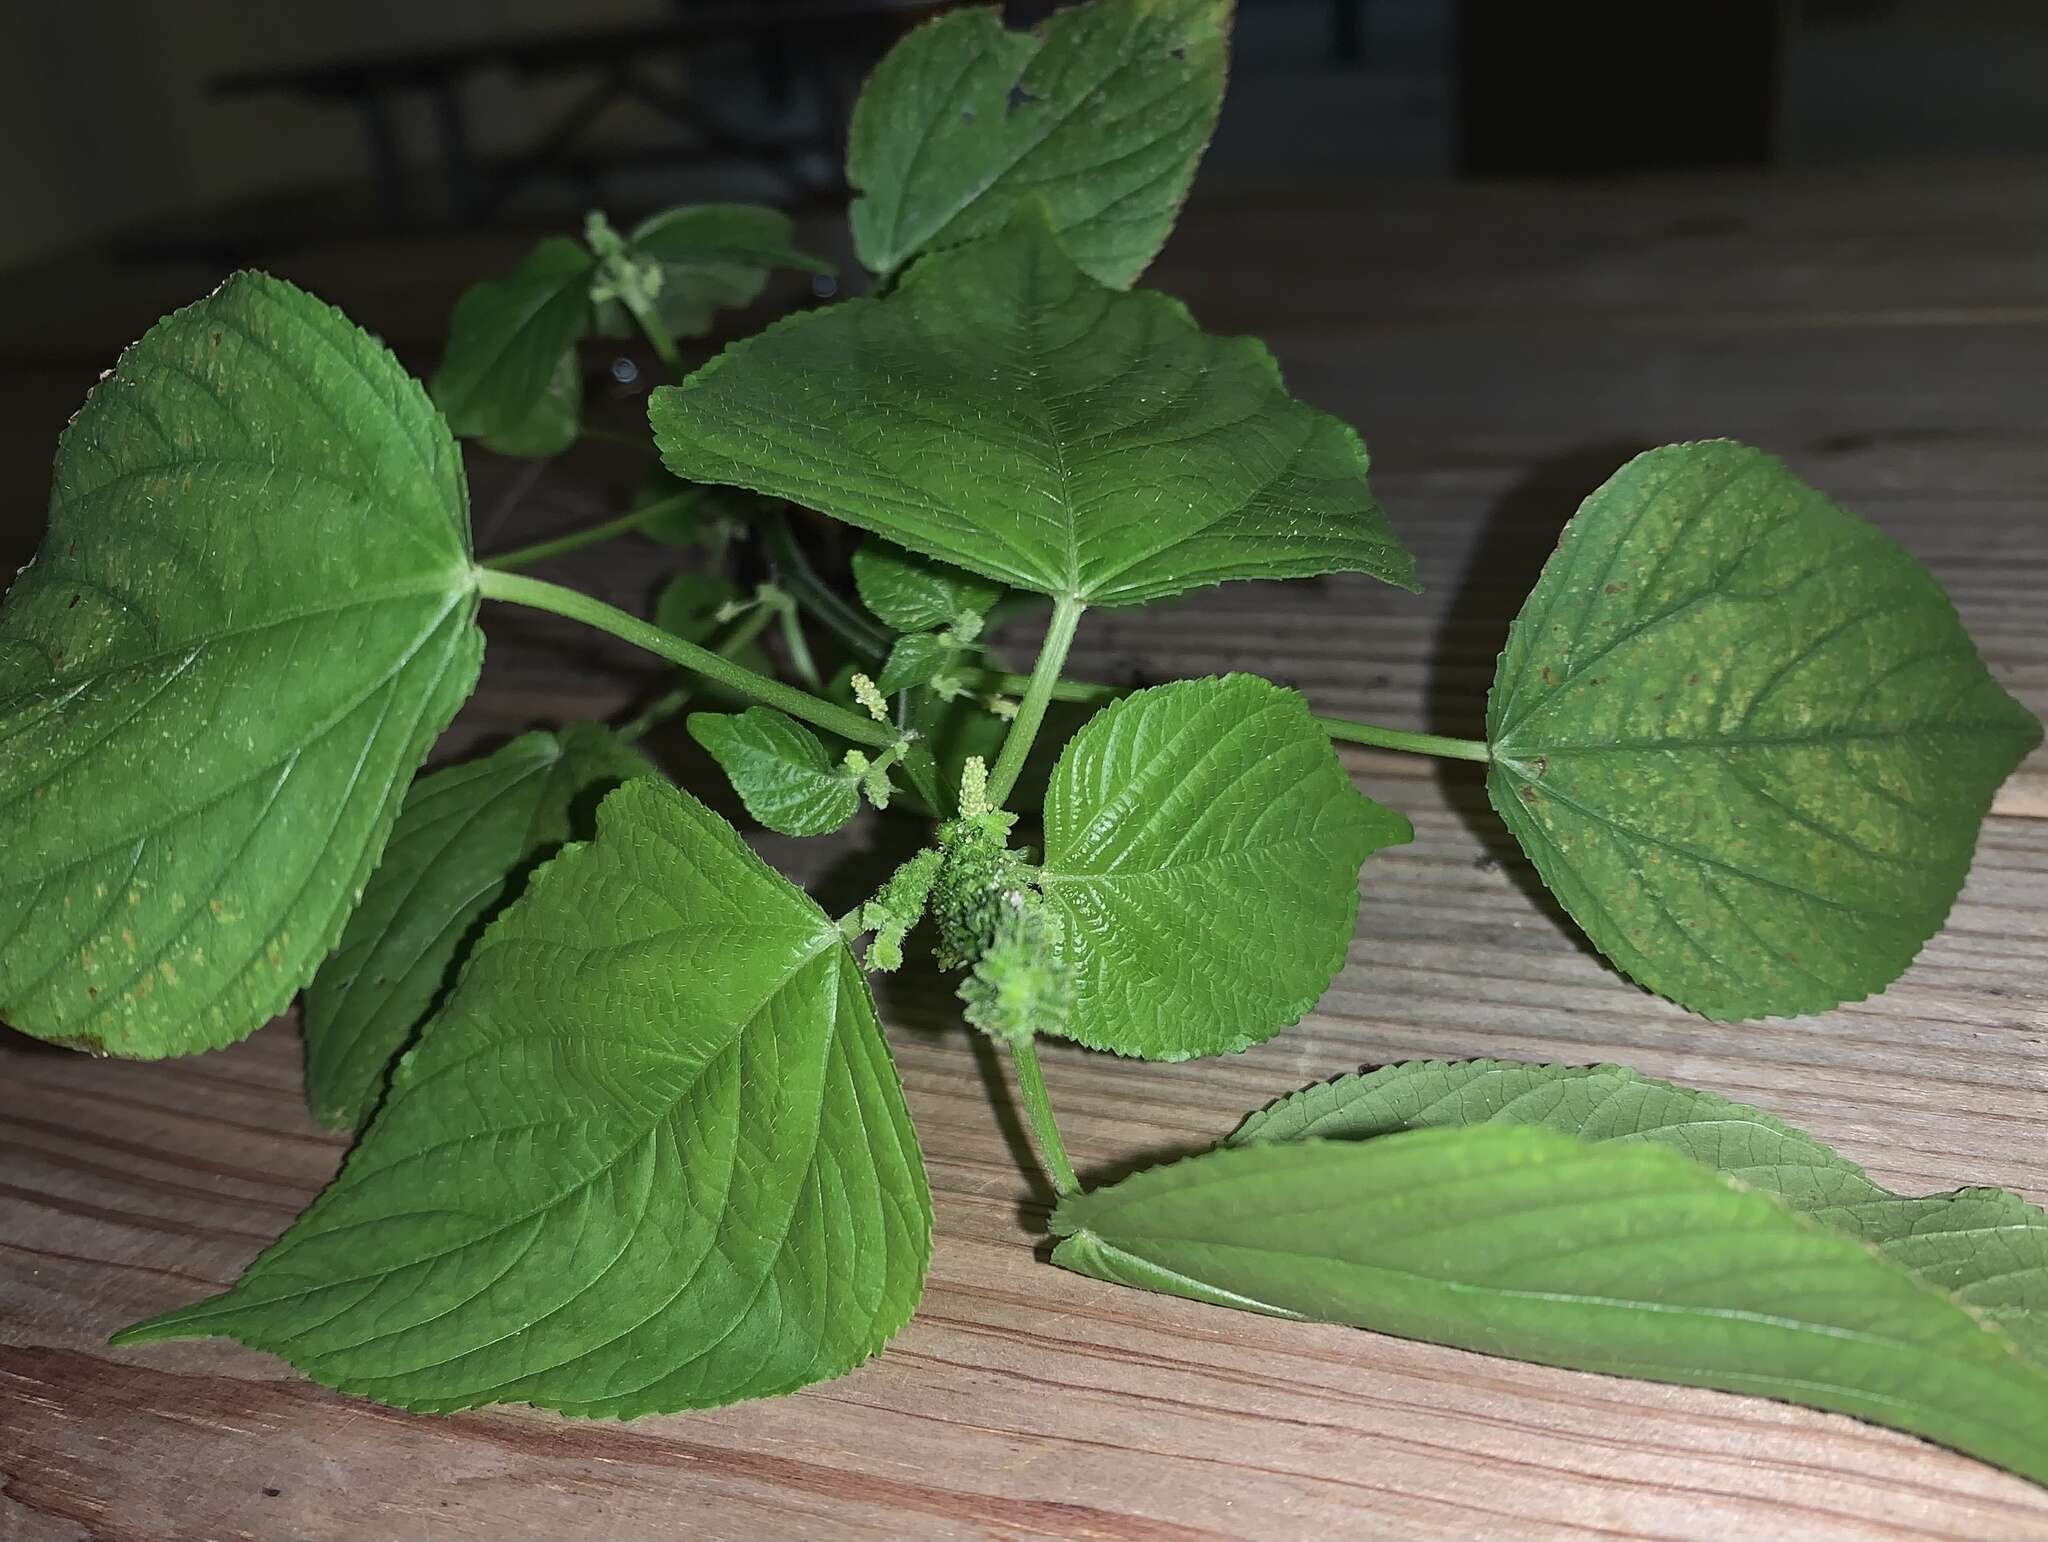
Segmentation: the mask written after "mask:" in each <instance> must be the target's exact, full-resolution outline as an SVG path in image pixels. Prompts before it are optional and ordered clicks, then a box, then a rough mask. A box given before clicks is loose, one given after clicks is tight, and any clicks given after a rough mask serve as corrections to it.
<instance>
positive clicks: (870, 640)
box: [761, 514, 889, 660]
mask: <svg viewBox="0 0 2048 1542" xmlns="http://www.w3.org/2000/svg"><path fill="white" fill-rule="evenodd" d="M761 533H762V535H763V536H764V538H765V539H766V541H767V544H768V557H769V560H770V561H772V562H773V563H774V564H775V581H776V582H777V583H779V584H781V585H782V587H783V588H785V589H787V590H788V591H789V593H790V597H791V598H792V599H794V600H795V601H796V602H797V604H799V605H801V606H803V608H804V609H805V610H807V611H809V612H810V613H811V615H812V617H813V618H814V619H815V620H816V621H817V622H818V624H819V625H821V626H823V627H824V628H825V630H826V631H828V632H830V633H831V634H832V635H833V636H835V637H837V638H838V639H839V640H840V641H841V642H843V643H845V644H846V646H847V647H849V648H851V649H852V650H853V651H854V652H855V653H857V654H859V655H860V656H861V657H862V658H863V659H864V660H878V659H881V658H882V657H884V656H885V655H886V654H887V653H888V651H889V638H888V636H887V634H886V633H884V632H883V631H882V630H881V629H880V628H879V627H877V626H875V625H874V624H873V623H872V622H870V621H869V620H868V619H867V618H866V617H865V616H863V615H862V614H861V613H860V612H859V611H858V610H856V609H854V607H853V606H851V605H849V604H848V603H847V602H846V601H845V600H844V599H842V598H841V597H840V595H839V592H838V591H837V590H835V589H833V588H832V587H831V586H830V585H828V584H827V583H826V582H825V581H824V580H823V579H822V578H820V577H818V572H817V569H815V568H813V567H812V566H811V563H810V559H809V558H808V557H806V556H805V555H804V550H803V547H801V546H799V545H798V544H797V539H796V536H795V534H794V533H793V532H792V531H791V530H790V528H789V520H788V519H787V518H785V517H784V516H783V515H780V514H771V515H769V516H768V518H766V519H764V520H762V521H761Z"/></svg>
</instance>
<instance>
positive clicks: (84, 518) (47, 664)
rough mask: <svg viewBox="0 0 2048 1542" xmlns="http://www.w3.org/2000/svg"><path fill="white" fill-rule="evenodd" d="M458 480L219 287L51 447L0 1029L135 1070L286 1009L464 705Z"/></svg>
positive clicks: (360, 354) (25, 637)
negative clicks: (430, 750)
mask: <svg viewBox="0 0 2048 1542" xmlns="http://www.w3.org/2000/svg"><path fill="white" fill-rule="evenodd" d="M475 614H476V587H475V576H474V569H473V567H472V564H471V557H470V549H469V511H468V499H467V494H466V492H465V490H464V486H463V479H462V461H461V457H460V455H459V454H458V452H457V450H456V448H455V444H454V442H453V441H452V440H451V439H450V438H449V437H448V431H447V427H446V425H445V424H444V423H443V422H442V421H441V417H440V414H438V413H437V412H435V411H434V409H433V407H432V406H431V405H429V403H428V401H427V398H426V393H425V392H423V391H422V390H420V388H419V386H418V384H417V383H416V382H414V381H413V380H412V379H411V378H410V377H409V376H407V375H406V374H405V372H404V371H403V370H401V369H400V368H399V366H398V363H397V361H396V360H394V359H393V358H392V357H391V355H390V354H389V353H387V352H386V351H385V350H384V349H383V348H382V347H381V346H379V345H378V344H377V343H375V342H373V341H371V339H369V338H368V337H366V336H364V335H363V333H361V332H360V331H358V330H357V329H356V328H355V327H353V326H351V325H350V324H349V322H348V320H347V319H346V318H345V317H343V316H342V315H341V314H340V312H338V311H335V310H333V309H331V308H330V307H328V306H326V305H323V304H321V303H320V302H319V301H318V300H315V299H314V298H313V297H312V296H310V295H308V294H306V293H304V292H303V291H301V290H298V289H295V288H293V287H292V286H291V285H289V284H285V283H280V282H279V281H278V280H276V279H273V278H267V277H265V276H263V275H262V274H256V273H242V274H237V275H236V276H235V277H233V278H231V279H229V280H228V281H227V282H226V283H225V284H223V285H222V286H221V287H220V288H219V289H218V290H216V291H215V292H214V293H213V294H212V295H210V296H209V297H208V298H206V299H204V300H201V301H200V302H199V303H198V304H196V305H192V306H188V307H187V308H186V309H184V310H182V311H179V312H177V313H176V314H175V315H172V316H169V317H166V318H165V319H164V320H163V321H160V322H158V323H157V325H156V326H154V327H153V328H151V329H150V331H149V333H148V335H147V336H145V337H144V338H143V339H142V341H141V342H139V343H137V344H135V346H134V347H132V348H130V349H129V350H128V351H127V352H126V353H125V354H123V355H122V357H121V362H120V364H119V365H118V366H117V367H116V368H115V370H114V372H113V374H112V375H111V376H109V377H108V378H107V379H106V380H104V381H102V382H101V383H100V385H99V386H98V388H97V389H95V390H94V392H93V393H92V396H91V397H90V398H89V399H88V400H87V401H86V404H85V406H84V407H83V408H82V409H80V411H79V413H78V416H77V417H76V418H75V419H74V420H73V421H72V424H71V426H70V428H69V429H67V430H66V431H65V434H64V438H63V441H62V443H61V444H60V446H59V447H58V451H57V464H56V473H55V484H54V486H53V488H52V490H51V495H50V527H49V534H48V535H47V537H46V538H45V539H44V542H43V546H42V550H41V552H40V553H39V554H38V555H37V558H36V560H35V561H34V563H32V564H31V565H30V566H29V567H28V568H27V569H25V570H24V571H23V573H22V575H21V577H20V578H19V579H18V580H17V581H16V583H15V585H14V588H13V589H12V591H11V592H10V593H9V595H8V597H7V602H6V605H5V607H4V609H0V852H5V853H6V860H5V864H4V867H0V1019H4V1020H5V1021H6V1022H8V1023H10V1024H12V1025H13V1026H14V1027H16V1028H19V1029H21V1030H22V1031H23V1032H25V1033H31V1034H34V1035H36V1036H37V1037H39V1038H45V1039H55V1040H59V1041H62V1042H65V1043H69V1044H73V1045H76V1046H78V1047H80V1048H84V1049H90V1050H93V1051H95V1052H97V1053H102V1054H112V1055H127V1056H134V1057H137V1058H142V1059H153V1058H156V1057H158V1056H163V1055H176V1054H187V1053H190V1052H192V1051H194V1050H201V1049H209V1048H213V1047H216V1046H218V1045H222V1044H228V1043H232V1042H233V1041H234V1040H236V1039H239V1038H241V1037H243V1036H244V1035H246V1034H248V1033H249V1032H251V1031H252V1030H254V1029H255V1028H257V1027H260V1026H261V1025H262V1024H263V1023H264V1022H265V1021H266V1020H267V1019H268V1018H270V1017H271V1016H272V1015H274V1014H275V1013H277V1012H279V1011H281V1010H283V1008H284V1006H285V1004H286V1003H287V1002H288V1001H289V1000H290V999H291V997H292V995H293V994H294V993H295V992H296V991H297V990H298V988H299V987H300V986H302V985H304V984H305V983H306V981H307V980H308V979H310V978H311V977H312V974H313V970H314V968H315V966H316V965H318V963H319V961H320V960H321V959H322V958H324V957H326V955H327V952H328V950H329V949H330V948H332V947H333V946H334V943H335V939H336V938H337V937H339V936H340V935H341V929H342V924H343V922H344V921H345V920H346V919H347V917H348V913H349V911H350V909H351V908H353V906H354V904H355V898H356V895H357V894H358V893H359V892H360V890H361V888H362V885H363V884H364V883H365V882H367V881H368V879H369V876H370V872H371V870H372V869H373V868H374V867H375V866H376V865H377V858H378V855H379V853H381V852H382V851H383V849H384V842H385V839H386V837H387V836H388V835H389V834H390V831H391V822H392V820H393V819H394V818H396V817H397V813H398V805H399V802H400V800H401V798H402V797H403V796H404V793H405V788H406V785H407V784H408V783H409V782H410V781H411V779H412V775H413V772H414V771H415V770H416V769H417V768H418V766H419V763H420V761H421V760H422V759H423V758H425V755H426V752H427V747H428V746H429V745H431V744H432V743H433V741H434V737H435V735H437V734H438V733H439V732H440V731H441V729H442V727H443V726H444V725H445V724H446V723H447V721H448V719H449V718H450V717H452V716H453V715H454V713H455V709H456V708H457V707H458V706H460V705H461V703H462V701H463V698H464V697H466V696H467V695H468V694H469V691H470V687H471V686H472V685H473V684H474V683H475V681H476V673H477V666H478V664H479V662H480V661H481V658H482V653H483V638H482V634H481V633H479V632H478V631H477V629H476V627H475V625H474V617H475Z"/></svg>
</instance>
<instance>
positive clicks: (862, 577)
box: [853, 541, 1003, 632]
mask: <svg viewBox="0 0 2048 1542" xmlns="http://www.w3.org/2000/svg"><path fill="white" fill-rule="evenodd" d="M853 586H854V588H855V589H856V590H858V591H859V593H860V602H861V604H863V605H865V606H867V608H868V609H869V610H870V611H872V612H874V614H875V615H876V616H878V617H880V618H881V619H882V620H883V621H885V622H887V623H888V624H889V626H891V627H892V628H894V629H895V630H896V631H898V632H930V631H936V630H937V629H938V628H939V627H942V626H953V625H956V624H957V623H959V622H960V621H961V620H963V619H964V618H966V617H969V616H972V617H973V618H974V619H975V620H977V621H978V620H980V619H981V618H982V617H983V616H985V615H987V614H988V608H989V607H990V606H991V605H993V604H995V602H996V601H997V600H999V599H1001V598H1002V594H1003V591H1002V589H1001V587H1000V586H999V585H996V584H992V583H989V582H988V581H987V580H985V579H982V578H978V577H976V576H975V575H974V574H972V573H968V572H963V571H962V570H961V569H959V568H956V567H948V566H946V564H944V563H942V562H934V561H932V560H931V559H930V558H929V557H920V556H919V555H918V554H917V553H916V552H911V551H905V550H904V549H903V548H902V547H900V546H892V545H890V544H889V543H888V542H887V541H863V542H861V545H860V550H859V551H857V552H855V553H854V554H853Z"/></svg>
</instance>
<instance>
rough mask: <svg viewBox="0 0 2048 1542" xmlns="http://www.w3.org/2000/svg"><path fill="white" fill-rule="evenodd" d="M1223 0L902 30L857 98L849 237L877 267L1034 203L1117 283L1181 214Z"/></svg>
mask: <svg viewBox="0 0 2048 1542" xmlns="http://www.w3.org/2000/svg"><path fill="white" fill-rule="evenodd" d="M1230 9H1231V8H1230V4H1229V0H1094V3H1093V4H1089V5H1076V6H1070V7H1068V8H1066V9H1064V10H1061V11H1058V12H1056V13H1055V14H1054V15H1053V16H1051V17H1050V18H1049V19H1048V20H1047V21H1046V22H1045V24H1044V25H1043V26H1042V27H1041V28H1039V29H1038V30H1037V31H1036V32H1028V33H1027V32H1009V31H1005V30H1004V27H1003V23H1002V18H1001V16H1000V14H999V13H998V11H997V10H996V9H995V8H994V7H989V8H986V9H980V8H977V9H973V10H963V11H955V12H954V13H953V14H952V15H950V16H942V17H940V18H939V19H938V20H936V21H933V22H931V23H929V24H927V25H925V26H923V27H920V28H918V29H917V30H916V31H915V32H913V33H911V34H910V35H909V36H908V37H906V38H905V39H904V40H903V41H902V42H901V43H899V44H897V45H896V47H895V48H894V49H892V50H890V52H889V54H888V56H887V57H886V58H884V59H883V60H882V62H881V63H880V64H879V65H877V66H876V68H875V71H874V73H873V74H872V75H871V76H869V77H868V83H867V87H866V89H865V90H863V91H862V92H861V96H860V101H859V102H858V103H857V104H856V105H855V107H854V110H853V127H852V131H851V134H850V136H849V140H848V144H847V156H846V178H847V181H848V182H850V183H851V184H852V185H853V186H854V187H855V188H857V189H859V190H860V193H861V196H860V197H858V198H856V199H855V200H854V202H853V208H852V210H851V218H852V221H853V242H854V248H855V250H856V251H858V252H859V253H860V260H861V261H862V262H863V263H865V264H866V265H867V266H868V267H869V268H871V269H872V270H873V271H875V272H877V273H892V272H894V271H895V270H896V269H898V268H900V267H902V266H903V264H904V263H906V262H907V261H909V260H910V258H912V257H913V256H915V255H916V254H917V253H918V252H920V251H925V250H933V249H936V248H939V247H943V246H957V245H959V244H960V243H962V242H965V241H972V240H975V239H976V238H978V237H980V236H985V235H988V234H990V233H992V232H994V231H997V230H1000V229H1002V227H1003V226H1004V225H1005V224H1006V223H1008V221H1009V218H1010V216H1011V214H1012V213H1013V212H1014V211H1015V210H1016V209H1017V207H1018V206H1019V205H1020V204H1022V203H1024V202H1025V201H1027V200H1030V201H1035V202H1038V203H1041V204H1042V205H1043V206H1044V207H1045V209H1046V210H1047V212H1048V213H1049V214H1050V215H1051V218H1052V221H1053V228H1054V229H1056V230H1057V231H1059V233H1060V238H1061V240H1062V241H1063V242H1064V244H1065V245H1066V247H1067V249H1068V250H1069V251H1071V252H1072V253H1073V254H1074V256H1075V258H1076V259H1077V260H1078V261H1079V262H1080V264H1081V266H1082V267H1083V268H1084V269H1086V270H1087V271H1088V272H1089V273H1090V274H1092V275H1094V276H1095V277H1096V278H1097V279H1099V280H1101V281H1102V282H1103V283H1105V284H1109V285H1112V286H1113V287H1115V288H1119V289H1121V288H1124V287H1127V286H1128V285H1129V284H1130V283H1131V281H1132V280H1133V279H1135V278H1136V277H1137V276H1138V275H1139V274H1140V273H1142V272H1143V271H1144V270H1145V265H1146V264H1147V263H1149V262H1151V260H1152V258H1153V256H1154V255H1155V254H1156V253H1157V252H1158V250H1159V248H1160V246H1161V245H1162V244H1163V243H1164V242H1165V240H1166V235H1167V232H1168V231H1169V230H1171V229H1172V228H1173V221H1174V216H1175V215H1177V214H1178V213H1179V212H1180V205H1181V200H1182V199H1184V198H1185V197H1186V196H1187V191H1188V184H1189V182H1191V181H1192V180H1193V179H1194V175H1195V163H1196V162H1197V161H1198V160H1200V159H1201V157H1202V151H1203V149H1204V148H1205V147H1206V146H1207V145H1208V143H1209V135H1210V134H1211V133H1212V132H1213V131H1214V130H1215V127H1216V113H1217V110H1218V109H1219V108H1220V107H1221V106H1222V104H1223V75H1224V67H1225V63H1226V54H1227V52H1228V42H1229V28H1230Z"/></svg>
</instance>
